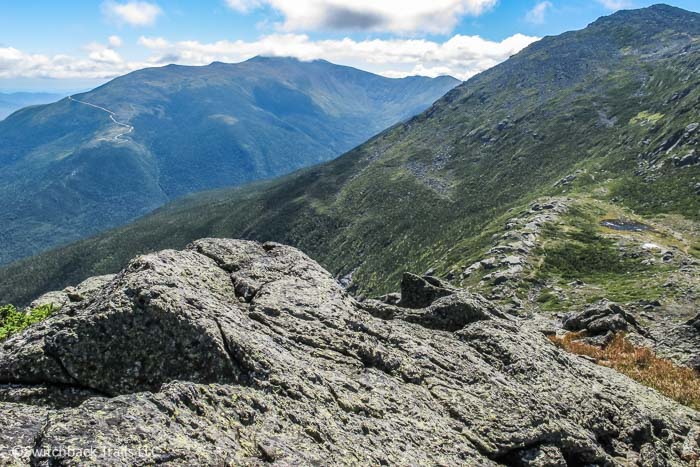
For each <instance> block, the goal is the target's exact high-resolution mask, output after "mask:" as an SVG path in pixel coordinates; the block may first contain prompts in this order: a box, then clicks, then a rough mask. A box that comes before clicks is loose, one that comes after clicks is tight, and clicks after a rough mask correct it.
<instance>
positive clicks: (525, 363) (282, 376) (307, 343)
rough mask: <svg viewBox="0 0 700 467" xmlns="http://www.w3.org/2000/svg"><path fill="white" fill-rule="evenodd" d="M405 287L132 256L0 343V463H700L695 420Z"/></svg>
mask: <svg viewBox="0 0 700 467" xmlns="http://www.w3.org/2000/svg"><path fill="white" fill-rule="evenodd" d="M419 279H420V278H419ZM406 280H407V281H408V282H412V283H413V285H411V286H410V287H412V289H411V290H413V291H414V294H413V295H412V297H413V298H412V299H411V302H410V303H411V305H413V306H412V307H411V308H408V307H405V306H397V305H395V304H389V303H383V302H379V301H367V302H365V303H358V302H357V301H356V300H355V299H353V298H352V297H351V296H349V295H348V294H347V292H346V291H345V290H344V289H343V288H342V287H341V286H340V285H339V284H338V283H337V282H336V281H335V280H334V279H333V277H332V276H331V275H330V274H329V273H327V272H326V271H325V270H323V269H322V268H321V267H320V266H319V265H318V264H316V263H315V262H313V261H312V260H310V259H309V258H308V257H307V256H305V255H304V254H303V253H301V252H299V251H298V250H296V249H294V248H290V247H286V246H282V245H278V244H263V245H261V244H258V243H254V242H246V241H237V240H213V239H207V240H200V241H197V242H195V243H194V244H192V245H191V246H190V247H189V248H188V249H187V250H185V251H163V252H160V253H156V254H151V255H146V256H142V257H139V258H136V259H135V260H133V261H132V262H131V263H130V264H129V266H128V267H127V268H126V269H124V270H123V271H122V272H121V273H119V274H118V275H116V276H115V277H113V278H112V279H111V280H109V281H108V282H106V283H104V284H103V285H102V286H100V287H99V288H98V289H97V290H95V291H93V292H91V293H89V294H87V295H86V296H85V297H84V299H83V300H80V301H72V302H69V303H67V304H65V305H64V307H63V308H62V309H61V310H60V311H59V312H57V313H56V314H54V315H52V316H51V317H49V318H48V319H47V320H46V321H44V322H42V323H39V324H36V325H34V326H31V327H30V328H28V329H27V330H25V331H24V332H23V333H21V334H18V335H15V336H13V337H11V338H10V339H8V340H7V341H5V342H3V343H2V344H0V420H2V421H3V427H2V430H0V464H27V463H28V464H31V465H113V464H121V465H153V464H165V465H260V464H263V463H271V464H278V465H311V464H317V465H318V464H320V465H334V464H335V465H337V464H345V465H347V464H352V465H356V464H369V465H566V464H568V465H683V464H684V463H687V462H690V461H691V460H692V458H693V456H697V454H698V453H699V452H700V448H699V447H698V432H700V431H699V430H700V429H699V428H698V425H699V424H700V414H698V413H697V412H695V411H693V410H691V409H688V408H686V407H683V406H681V405H679V404H677V403H675V402H672V401H670V400H668V399H666V398H664V397H662V396H660V395H659V394H658V393H656V392H655V391H653V390H651V389H648V388H645V387H643V386H640V385H639V384H637V383H634V382H633V381H631V380H630V379H628V378H626V377H624V376H621V375H620V374H618V373H616V372H614V371H613V370H610V369H607V368H604V367H599V366H596V365H594V364H592V363H590V362H587V361H585V360H584V359H581V358H579V357H576V356H573V355H569V354H566V353H564V352H563V351H561V350H559V349H557V348H556V347H554V346H553V345H552V344H551V343H550V342H549V341H548V340H547V339H546V338H545V337H544V335H543V334H542V333H541V332H539V331H538V330H537V328H536V327H535V325H533V324H532V323H530V322H529V321H527V320H521V319H518V318H515V317H513V316H510V315H508V314H506V313H504V312H503V311H502V310H501V309H500V308H499V307H498V306H496V305H493V304H492V303H490V302H489V301H487V300H486V299H484V298H483V297H480V296H478V295H473V294H470V293H468V292H465V291H456V290H451V291H449V293H446V294H445V295H442V296H439V297H438V296H434V297H432V298H430V303H426V302H427V301H428V300H427V299H426V297H428V296H429V294H427V293H426V291H427V292H428V293H432V292H433V289H430V288H429V287H427V286H424V287H423V288H422V289H421V288H415V287H414V286H415V284H416V283H417V281H415V278H414V277H411V276H407V279H406ZM432 286H435V287H438V288H439V289H440V290H447V288H446V287H442V286H439V285H438V286H436V285H435V284H432ZM404 287H409V284H408V283H407V284H405V285H404ZM405 291H406V289H405V288H404V292H405ZM419 292H420V293H419ZM441 294H442V292H441ZM404 299H405V297H404V296H403V294H402V300H404ZM421 300H424V301H425V302H421Z"/></svg>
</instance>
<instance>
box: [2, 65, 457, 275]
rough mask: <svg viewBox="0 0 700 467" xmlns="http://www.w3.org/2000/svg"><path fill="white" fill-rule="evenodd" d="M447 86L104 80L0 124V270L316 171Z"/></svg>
mask: <svg viewBox="0 0 700 467" xmlns="http://www.w3.org/2000/svg"><path fill="white" fill-rule="evenodd" d="M457 83H458V81H457V80H455V79H453V78H449V77H441V78H435V79H431V78H424V77H411V78H405V79H389V78H384V77H381V76H377V75H374V74H371V73H367V72H363V71H360V70H356V69H353V68H350V67H345V66H338V65H333V64H331V63H329V62H325V61H314V62H302V61H299V60H296V59H291V58H268V57H256V58H254V59H251V60H248V61H246V62H243V63H237V64H225V63H212V64H211V65H209V66H204V67H189V66H176V65H169V66H166V67H162V68H149V69H144V70H140V71H136V72H133V73H130V74H128V75H126V76H122V77H120V78H117V79H115V80H113V81H111V82H109V83H107V84H105V85H104V86H101V87H99V88H97V89H95V90H93V91H90V92H88V93H84V94H78V95H74V96H71V97H69V98H66V99H63V100H61V101H59V102H57V103H55V104H51V105H46V106H38V107H31V108H27V109H24V110H21V111H19V112H16V113H15V114H14V115H12V116H11V117H9V118H7V119H6V120H4V121H2V122H0V141H1V142H2V145H0V168H1V169H2V171H3V175H4V176H3V180H1V181H0V204H2V205H3V206H5V208H4V209H3V212H2V213H1V214H0V225H1V226H2V227H0V237H1V238H3V249H2V252H0V263H3V262H7V261H10V260H12V259H16V258H18V257H21V256H26V255H30V254H33V253H36V252H38V251H41V250H42V249H45V248H47V247H49V246H51V245H56V244H59V243H62V242H66V241H69V240H75V239H78V238H81V237H84V236H86V235H88V234H91V233H95V232H98V231H100V230H102V229H104V228H107V227H113V226H115V225H118V224H121V223H124V222H126V221H128V220H130V219H132V218H134V217H136V216H138V215H141V214H144V213H146V212H148V211H150V210H152V209H154V208H157V207H158V206H160V205H162V204H164V203H165V202H167V201H169V200H171V199H173V198H176V197H178V196H181V195H184V194H187V193H191V192H195V191H201V190H206V189H212V188H219V187H225V186H235V185H239V184H242V183H246V182H250V181H254V180H258V179H261V178H270V177H274V176H277V175H282V174H286V173H288V172H291V171H293V170H295V169H299V168H301V167H305V166H308V165H311V164H315V163H318V162H323V161H327V160H329V159H332V158H334V157H336V156H337V155H339V154H341V153H343V152H345V151H347V150H349V149H350V148H352V147H353V146H355V145H357V144H359V143H361V142H363V141H364V140H366V139H367V138H368V137H370V136H372V135H373V134H375V133H378V132H379V131H381V130H383V129H385V128H387V127H389V126H391V125H393V124H395V123H397V122H400V121H402V120H404V119H406V118H408V117H411V116H412V115H415V114H416V113H419V112H420V111H422V110H424V109H425V108H427V107H428V106H429V105H430V104H431V103H433V102H434V101H435V100H436V99H437V98H439V97H440V96H442V95H443V94H444V93H445V92H447V91H448V90H449V89H451V88H452V87H454V86H455V85H456V84H457Z"/></svg>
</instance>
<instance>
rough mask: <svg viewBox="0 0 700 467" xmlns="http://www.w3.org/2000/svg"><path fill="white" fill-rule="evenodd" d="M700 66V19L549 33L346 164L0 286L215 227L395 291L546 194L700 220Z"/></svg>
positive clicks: (223, 202)
mask: <svg viewBox="0 0 700 467" xmlns="http://www.w3.org/2000/svg"><path fill="white" fill-rule="evenodd" d="M699 64H700V15H698V14H696V13H691V12H687V11H684V10H681V9H677V8H673V7H669V6H664V5H659V6H655V7H651V8H647V9H643V10H632V11H622V12H618V13H616V14H613V15H612V16H609V17H605V18H601V19H600V20H598V21H596V22H594V23H592V24H591V25H590V26H588V27H587V28H585V29H583V30H581V31H574V32H569V33H565V34H563V35H560V36H556V37H547V38H544V39H542V40H541V41H539V42H537V43H535V44H533V45H531V46H529V47H528V48H526V49H525V50H523V51H522V52H520V53H519V54H517V55H516V56H514V57H512V58H511V59H509V60H508V61H506V62H504V63H503V64H501V65H498V66H496V67H494V68H492V69H490V70H488V71H486V72H484V73H482V74H480V75H478V76H476V77H474V78H472V79H471V80H469V81H468V82H466V83H464V84H462V85H460V86H458V87H457V88H455V89H453V90H452V91H450V92H448V93H447V95H446V96H444V97H443V98H442V99H440V100H439V101H438V102H437V103H435V104H434V105H433V106H432V107H431V108H430V109H428V110H427V111H425V112H424V113H422V114H420V115H419V116H416V117H414V118H412V119H410V120H409V121H406V122H404V123H402V124H399V125H397V126H395V127H393V128H391V129H389V130H387V131H385V132H383V133H381V134H380V135H378V136H376V137H374V138H372V139H370V140H369V141H368V142H366V143H365V144H363V145H361V146H359V147H357V148H356V149H353V150H352V151H350V152H348V153H347V154H345V155H343V156H342V157H340V158H338V159H336V160H334V161H332V162H329V163H326V164H322V165H319V166H316V167H313V168H310V169H305V170H302V171H301V172H298V173H295V174H292V175H289V176H286V177H283V178H281V179H277V180H274V181H270V182H263V183H260V184H257V185H253V186H247V187H245V188H237V189H231V190H223V191H215V192H211V193H206V194H201V195H198V196H193V197H188V198H186V199H184V200H182V201H179V202H176V203H173V204H170V205H168V206H167V207H164V208H162V209H159V210H158V211H156V212H155V213H153V214H152V215H149V216H147V217H144V218H143V219H140V220H139V221H137V222H135V223H133V224H130V225H128V226H125V227H123V228H119V229H117V230H114V231H110V232H107V233H105V234H103V235H100V236H97V237H95V238H92V239H89V240H86V241H84V242H81V243H78V244H75V245H71V246H68V247H66V248H63V249H59V250H55V251H52V252H48V253H46V254H44V255H40V256H38V257H36V258H33V259H30V260H27V261H25V262H19V263H16V264H14V265H12V266H11V267H9V268H6V269H5V270H3V271H2V272H1V273H0V279H1V280H0V283H2V293H1V294H0V296H2V299H3V300H4V301H8V300H19V301H25V300H26V299H28V298H29V297H31V296H34V295H36V293H37V292H40V291H43V290H48V289H51V288H55V287H57V286H64V285H67V284H69V283H71V282H76V281H77V280H80V279H82V278H84V277H88V276H91V275H95V274H102V273H106V272H111V271H115V270H117V269H119V268H120V267H121V266H122V265H123V264H125V262H126V261H127V260H128V258H130V257H132V256H133V255H135V254H137V253H141V252H145V251H151V250H155V249H160V248H166V247H182V246H184V245H185V244H186V243H187V242H189V241H191V240H192V239H195V238H200V237H204V236H221V237H244V238H252V239H260V240H274V241H280V242H285V243H288V244H292V245H295V246H298V247H300V248H302V249H304V250H305V251H307V252H308V253H309V254H311V255H312V257H314V258H315V259H317V260H319V261H320V262H321V263H322V264H323V265H324V266H325V267H327V268H328V269H330V270H331V271H332V272H333V273H335V274H337V275H338V276H339V277H345V278H346V279H347V280H348V281H350V280H351V281H352V283H353V284H354V287H355V289H356V290H359V291H360V292H362V293H381V292H384V291H387V290H389V288H390V287H391V286H392V285H393V284H395V283H396V281H397V280H398V278H399V277H400V275H401V273H402V271H404V270H422V269H427V268H429V267H434V268H437V269H438V270H440V271H442V272H443V273H447V272H449V271H450V270H454V271H460V270H461V269H463V268H466V267H467V266H469V265H470V264H471V262H473V261H475V260H476V259H478V258H479V257H480V256H482V255H483V254H484V253H485V251H486V250H488V248H489V245H490V243H491V241H492V238H491V236H493V235H495V234H497V233H498V231H499V230H500V229H501V228H502V227H501V226H502V225H503V224H502V223H503V222H504V221H505V220H506V219H507V216H508V215H509V214H510V213H512V212H514V211H516V210H517V209H520V208H523V207H527V206H528V204H529V203H531V202H533V200H535V199H537V198H538V197H540V196H543V195H561V194H566V195H567V196H571V197H576V198H577V199H582V200H590V201H591V202H600V203H603V205H604V206H607V207H606V208H605V209H612V208H611V206H615V207H616V209H618V208H619V209H623V210H626V211H625V212H626V213H627V214H628V215H631V214H632V213H635V212H636V213H639V214H644V215H647V216H658V215H666V216H676V215H677V216H682V217H683V218H684V219H687V222H691V223H693V222H697V221H698V220H700V210H699V209H698V204H699V202H698V196H699V195H698V192H700V188H699V187H698V183H699V182H700V176H699V174H698V170H699V169H700V166H698V165H697V157H696V156H692V154H693V151H694V150H695V149H694V148H695V147H696V145H697V141H698V136H697V135H698V133H696V132H695V131H696V130H697V128H698V125H697V123H698V122H700V115H698V101H699V99H700V94H698V93H699V92H700V91H699V89H700V78H699V75H698V73H697V71H698V66H699ZM63 105H68V104H65V103H64V104H63ZM688 154H691V157H689V158H687V159H683V158H685V157H686V156H688ZM681 160H685V161H686V162H684V163H681V162H680V161H681ZM562 180H565V181H564V182H561V181H562ZM566 180H568V181H566ZM559 182H561V183H559ZM692 238H693V237H691V240H689V242H690V244H693V241H692ZM30 277H31V280H30V279H29V278H30Z"/></svg>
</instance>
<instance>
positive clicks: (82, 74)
mask: <svg viewBox="0 0 700 467" xmlns="http://www.w3.org/2000/svg"><path fill="white" fill-rule="evenodd" d="M84 49H85V51H86V52H87V56H85V57H74V56H69V55H53V56H48V55H41V54H28V53H25V52H22V51H20V50H18V49H16V48H13V47H4V48H3V47H0V78H53V79H107V78H113V77H115V76H119V75H121V74H124V73H127V72H129V71H132V70H135V69H138V68H142V67H144V66H147V63H138V62H127V61H125V60H124V59H122V57H121V56H120V55H119V54H118V53H117V52H116V51H114V50H113V49H110V48H109V47H107V46H105V45H102V44H98V43H92V44H88V45H86V46H85V47H84Z"/></svg>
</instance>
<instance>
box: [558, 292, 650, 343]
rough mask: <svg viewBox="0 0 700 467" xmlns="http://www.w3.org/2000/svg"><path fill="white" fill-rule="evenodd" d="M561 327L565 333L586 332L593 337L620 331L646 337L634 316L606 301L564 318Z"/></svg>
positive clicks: (645, 332)
mask: <svg viewBox="0 0 700 467" xmlns="http://www.w3.org/2000/svg"><path fill="white" fill-rule="evenodd" d="M563 326H564V329H566V330H567V331H586V332H588V334H589V335H593V336H599V335H602V334H607V333H615V332H620V331H625V332H627V331H631V332H636V333H638V334H639V335H642V336H646V335H648V332H647V331H646V330H645V329H644V328H642V327H641V326H640V325H639V323H638V322H637V320H636V319H635V317H634V316H632V315H631V314H630V313H628V312H627V311H625V310H624V309H623V308H622V307H621V306H620V305H618V304H617V303H613V302H610V301H608V300H601V301H600V302H598V303H594V304H592V305H590V306H588V307H586V309H584V310H583V311H581V312H575V313H571V314H569V315H567V316H565V317H564V319H563Z"/></svg>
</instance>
